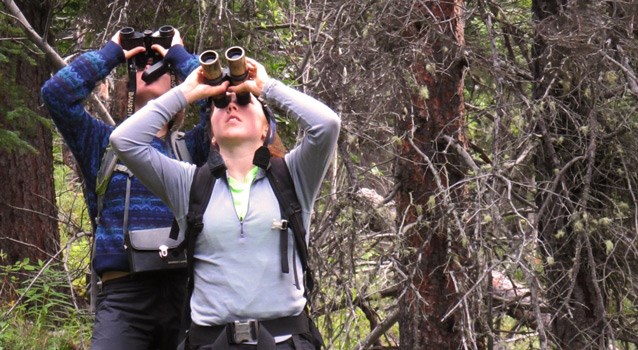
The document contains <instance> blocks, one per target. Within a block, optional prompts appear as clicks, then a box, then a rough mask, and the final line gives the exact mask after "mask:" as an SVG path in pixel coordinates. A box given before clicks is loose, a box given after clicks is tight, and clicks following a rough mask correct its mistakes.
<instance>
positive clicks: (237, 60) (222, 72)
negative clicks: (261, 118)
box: [199, 46, 250, 108]
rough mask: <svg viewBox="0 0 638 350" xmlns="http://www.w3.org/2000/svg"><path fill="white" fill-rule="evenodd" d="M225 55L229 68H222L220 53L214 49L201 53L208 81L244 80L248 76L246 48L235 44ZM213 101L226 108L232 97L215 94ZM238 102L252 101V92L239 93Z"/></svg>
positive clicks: (201, 62) (212, 83)
mask: <svg viewBox="0 0 638 350" xmlns="http://www.w3.org/2000/svg"><path fill="white" fill-rule="evenodd" d="M224 57H225V59H226V62H227V63H228V68H222V65H221V62H220V59H219V55H218V54H217V52H215V51H213V50H207V51H204V52H202V53H201V54H200V55H199V64H200V65H201V66H202V68H203V70H204V77H205V78H206V83H208V84H209V85H213V86H214V85H219V84H221V83H223V82H225V81H229V82H230V83H231V84H232V85H239V84H241V83H242V82H244V81H245V80H246V78H247V77H248V70H247V69H246V55H245V53H244V49H243V48H241V47H239V46H233V47H231V48H229V49H228V50H226V52H225V54H224ZM213 103H214V104H215V107H217V108H224V107H226V106H228V104H229V103H230V98H229V97H228V96H227V95H226V94H225V93H224V95H221V96H213ZM237 103H238V104H239V105H241V106H245V105H247V104H248V103H250V93H248V92H246V93H242V94H237Z"/></svg>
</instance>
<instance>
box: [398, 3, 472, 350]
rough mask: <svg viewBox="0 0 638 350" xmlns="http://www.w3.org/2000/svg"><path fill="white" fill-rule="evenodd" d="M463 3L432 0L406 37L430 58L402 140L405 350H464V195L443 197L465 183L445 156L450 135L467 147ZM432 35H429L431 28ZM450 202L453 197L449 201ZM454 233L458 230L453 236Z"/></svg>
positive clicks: (419, 75) (419, 65)
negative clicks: (457, 208)
mask: <svg viewBox="0 0 638 350" xmlns="http://www.w3.org/2000/svg"><path fill="white" fill-rule="evenodd" d="M462 9H463V1H459V0H455V1H450V2H438V1H436V2H435V1H428V2H425V4H424V5H421V7H420V8H419V7H417V8H414V12H413V15H412V16H411V17H412V18H413V19H414V21H413V22H412V24H411V27H410V28H409V29H408V30H407V31H406V32H405V33H404V35H405V37H415V38H416V37H421V38H423V33H425V36H426V37H427V39H422V41H423V42H424V44H423V45H422V51H421V52H420V53H419V54H417V57H416V58H415V59H414V61H413V62H412V70H413V72H414V77H415V78H416V84H417V85H418V86H419V87H420V88H419V89H420V90H419V91H418V92H416V93H414V94H413V96H412V104H413V108H414V113H413V115H408V116H406V117H405V118H402V119H400V120H398V121H397V135H399V136H402V137H403V138H402V144H401V145H400V149H399V161H398V163H397V182H398V183H399V185H400V189H399V191H398V194H397V196H398V200H397V213H404V214H405V216H403V217H401V218H399V225H400V228H403V227H405V226H406V225H410V224H416V225H414V226H413V227H412V228H410V229H409V230H407V231H406V232H405V238H406V242H407V243H406V244H407V245H408V248H407V249H408V250H409V251H411V252H412V253H409V254H408V255H406V257H405V259H404V260H405V262H406V266H407V269H408V271H407V274H408V275H409V276H411V277H410V278H409V279H408V280H407V281H406V286H405V288H406V293H405V294H404V296H403V299H402V300H401V303H400V305H401V309H400V317H399V326H400V327H399V328H400V336H401V348H402V349H410V350H413V349H457V348H459V347H460V345H461V341H462V339H461V333H460V327H458V326H459V324H458V322H459V318H457V317H456V314H453V315H452V316H451V317H447V318H446V319H445V320H443V321H442V318H443V316H444V315H445V314H446V313H447V312H448V311H449V310H450V309H451V307H452V306H453V305H454V304H455V303H456V302H457V298H458V295H457V294H456V290H455V288H454V285H453V283H452V281H451V279H450V276H449V275H448V272H449V271H450V269H455V268H456V267H457V266H452V265H453V264H451V263H450V261H451V259H450V258H451V257H450V256H449V253H450V252H454V251H455V250H456V249H457V248H458V247H457V244H456V243H455V242H454V241H453V240H450V239H449V233H448V232H450V231H452V232H454V223H453V220H450V219H449V218H448V217H447V216H446V214H447V213H446V211H447V210H448V209H450V205H451V204H453V205H456V204H457V203H459V201H460V200H462V196H459V195H458V194H457V195H456V196H455V195H454V194H453V195H452V196H449V195H446V194H444V193H442V192H441V190H443V189H447V187H448V184H453V183H455V182H456V181H458V180H459V179H460V178H462V176H463V172H464V171H463V170H462V169H461V168H460V167H459V166H458V165H459V162H458V159H457V158H455V157H454V156H453V155H451V154H450V153H451V152H445V150H444V148H445V147H446V143H445V142H444V141H443V140H442V138H441V136H444V135H447V136H451V137H453V138H454V139H456V140H457V141H458V142H460V143H461V144H463V145H465V141H464V135H463V134H462V129H461V128H462V126H463V124H464V122H463V69H464V66H465V61H464V60H463V59H461V53H462V47H463V45H464V40H463V18H462ZM425 28H427V29H425ZM446 196H447V197H446ZM448 229H449V230H450V231H448Z"/></svg>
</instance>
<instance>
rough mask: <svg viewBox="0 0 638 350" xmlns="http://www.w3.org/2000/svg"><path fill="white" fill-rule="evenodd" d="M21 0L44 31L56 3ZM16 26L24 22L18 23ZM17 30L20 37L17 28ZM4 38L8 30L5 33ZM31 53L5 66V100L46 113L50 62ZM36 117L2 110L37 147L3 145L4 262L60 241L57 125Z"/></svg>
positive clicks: (43, 254)
mask: <svg viewBox="0 0 638 350" xmlns="http://www.w3.org/2000/svg"><path fill="white" fill-rule="evenodd" d="M17 5H18V6H19V7H20V9H21V10H22V11H23V14H24V15H25V17H26V18H27V19H28V20H29V22H30V23H31V25H32V26H33V28H34V29H35V30H36V31H37V32H38V33H42V32H43V31H44V28H45V26H46V23H47V19H48V18H47V14H48V13H49V10H50V7H51V4H50V3H49V2H48V1H44V2H33V1H29V2H28V4H23V3H21V2H17ZM5 18H9V17H8V16H5ZM15 27H17V28H19V27H20V26H19V25H17V24H15ZM12 33H14V34H13V35H14V36H15V32H12ZM18 35H20V38H18V39H15V40H16V41H20V40H22V41H23V43H22V47H24V48H25V50H31V49H32V45H31V44H30V43H29V42H28V40H26V39H25V38H24V35H22V34H18ZM3 37H8V35H6V33H5V35H3ZM27 54H28V56H29V57H31V59H33V60H34V61H35V64H34V63H31V62H29V61H28V60H27V59H26V58H27V55H12V56H9V60H8V62H7V63H6V64H2V65H0V75H1V76H2V77H3V79H4V80H5V82H4V83H5V85H3V86H4V87H3V89H2V91H0V101H1V103H2V105H3V108H6V110H5V111H12V110H17V109H21V108H26V109H28V110H30V111H33V113H35V114H37V115H40V116H43V115H46V112H45V111H44V109H43V108H42V106H41V103H40V100H39V98H38V96H39V91H40V87H41V86H42V84H43V83H44V81H45V80H46V79H47V77H48V70H47V66H46V65H45V62H44V58H43V57H42V56H41V55H34V54H33V53H27ZM19 89H20V90H19ZM16 91H19V92H17V93H16ZM34 119H35V118H33V116H29V115H28V114H27V112H24V111H22V112H20V113H18V116H17V117H16V118H15V119H13V120H11V119H9V118H8V116H7V114H6V113H0V126H1V127H2V128H3V129H6V130H11V131H14V132H17V133H19V135H20V137H21V138H22V139H23V140H25V141H27V142H28V143H29V144H30V145H31V146H32V147H33V148H34V149H35V151H36V152H37V153H35V152H30V151H26V150H11V151H8V150H6V149H0V178H1V179H2V189H1V190H0V239H1V241H2V252H3V253H4V254H5V260H3V261H2V263H4V264H11V263H13V262H15V261H17V260H20V259H23V258H26V257H28V258H30V259H32V260H37V259H46V258H48V257H50V256H51V254H53V253H55V251H56V250H57V248H58V246H59V235H58V224H57V208H56V200H55V189H54V183H53V156H52V129H51V128H50V127H48V126H46V125H44V124H43V123H41V122H37V121H35V120H34Z"/></svg>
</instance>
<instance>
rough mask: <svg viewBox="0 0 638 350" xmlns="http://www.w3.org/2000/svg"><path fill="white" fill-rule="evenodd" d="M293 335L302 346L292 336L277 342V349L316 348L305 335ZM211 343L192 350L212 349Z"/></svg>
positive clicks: (239, 349)
mask: <svg viewBox="0 0 638 350" xmlns="http://www.w3.org/2000/svg"><path fill="white" fill-rule="evenodd" d="M293 337H296V338H297V339H296V340H297V344H299V345H300V348H297V347H295V344H294V343H295V341H293V339H292V338H290V339H288V340H286V341H284V342H281V343H277V350H315V347H314V346H313V345H312V343H310V342H309V341H308V340H306V339H304V338H303V337H300V336H298V335H293ZM210 347H211V346H210V345H203V346H196V347H192V346H191V349H190V350H206V349H210ZM255 348H256V346H255V345H243V344H237V345H229V349H232V350H255Z"/></svg>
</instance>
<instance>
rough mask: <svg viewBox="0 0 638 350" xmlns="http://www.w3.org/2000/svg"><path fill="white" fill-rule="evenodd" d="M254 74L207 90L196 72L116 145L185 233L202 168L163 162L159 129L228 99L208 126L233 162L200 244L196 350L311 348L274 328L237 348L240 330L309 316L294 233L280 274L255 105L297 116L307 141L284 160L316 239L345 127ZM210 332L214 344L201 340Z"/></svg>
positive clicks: (253, 68)
mask: <svg viewBox="0 0 638 350" xmlns="http://www.w3.org/2000/svg"><path fill="white" fill-rule="evenodd" d="M246 68H247V71H248V80H246V81H245V82H243V83H242V84H240V85H237V86H229V84H228V82H224V83H223V84H221V85H218V86H209V85H207V84H206V83H205V78H204V76H203V72H202V70H201V68H200V69H197V70H196V71H194V72H193V73H191V75H189V76H188V78H187V79H186V80H185V81H184V82H183V83H182V84H181V85H179V86H177V87H176V88H174V89H172V90H171V91H169V92H168V93H166V94H164V95H163V96H161V97H160V98H158V99H156V100H155V101H153V102H151V103H149V104H148V105H147V106H146V107H144V108H143V109H141V110H140V111H138V112H137V113H136V114H135V115H134V116H133V117H131V118H129V120H127V121H126V122H125V123H123V124H122V126H121V127H119V128H118V129H117V130H116V131H115V132H114V133H113V135H112V136H111V142H112V144H113V146H114V148H115V150H116V152H117V153H118V155H119V157H120V158H121V159H122V161H123V162H124V163H125V164H126V165H127V166H128V167H129V168H130V169H131V170H132V171H133V172H134V173H135V174H136V175H137V176H138V177H139V178H140V180H141V181H142V182H143V183H144V184H145V185H146V186H147V187H148V188H149V189H151V191H153V192H154V193H156V194H157V195H158V196H159V197H160V198H162V199H163V200H164V201H165V202H166V203H167V205H168V206H169V207H171V208H172V210H173V213H174V214H175V217H176V218H177V220H178V222H179V224H180V228H181V229H182V230H184V229H185V226H186V214H187V212H188V203H189V195H190V194H189V191H190V187H191V183H192V181H193V175H194V173H195V169H196V167H195V166H194V165H191V164H187V163H183V162H179V161H176V160H173V159H170V158H168V157H165V156H164V155H162V154H161V153H159V152H157V151H155V150H154V149H153V148H152V147H150V146H149V144H150V142H151V140H152V136H153V135H154V134H155V133H156V132H157V130H158V129H159V128H160V127H161V126H162V125H163V124H165V123H166V122H168V121H169V120H170V119H171V118H172V116H173V115H174V114H175V113H176V112H177V111H179V110H181V109H183V108H184V107H186V105H187V104H189V103H191V102H193V101H196V100H198V99H202V98H205V97H212V96H216V97H217V96H220V95H222V94H226V95H227V97H228V98H229V103H228V106H226V107H224V108H215V109H214V110H213V112H212V115H211V118H210V122H211V128H212V133H213V137H212V144H213V146H214V147H215V148H216V149H217V150H218V151H219V154H220V155H221V157H222V159H223V161H224V163H225V166H226V173H225V176H221V177H220V178H219V179H217V180H216V183H215V186H214V189H213V192H212V196H211V200H210V202H209V204H208V207H207V210H206V212H205V214H204V219H203V223H204V228H203V230H202V232H201V233H200V234H199V236H198V237H197V240H196V243H195V244H196V246H195V249H194V290H193V294H192V297H191V300H190V305H191V319H192V323H191V327H190V329H191V332H190V339H191V346H192V348H194V349H243V348H246V349H255V348H257V349H271V348H272V349H274V348H275V347H274V343H275V342H276V343H277V345H276V348H277V349H313V345H311V342H310V341H309V340H308V339H306V337H304V335H300V334H295V332H294V331H289V332H286V331H285V330H283V331H282V330H279V331H276V332H269V331H268V330H269V329H268V328H269V326H264V327H261V329H260V336H259V337H258V338H259V341H254V340H256V339H251V340H253V341H252V342H249V344H252V345H246V343H243V344H233V342H232V338H233V336H234V334H232V332H233V330H234V331H236V329H235V328H236V327H235V326H236V325H237V323H236V322H244V321H248V320H258V321H266V322H263V323H260V324H261V325H268V324H269V323H268V322H267V321H268V320H279V319H281V320H287V319H290V318H292V317H295V316H298V315H303V310H304V307H305V304H306V299H305V297H304V286H302V285H301V286H300V285H299V284H298V283H295V281H300V280H303V276H302V273H303V272H302V268H301V265H300V264H301V263H300V259H299V254H297V253H295V252H294V243H293V242H294V239H293V238H292V232H291V231H290V230H289V232H288V235H289V236H290V237H289V239H288V242H289V243H288V249H287V252H288V257H287V258H288V263H289V264H290V266H293V268H291V269H290V270H291V272H290V273H282V269H281V255H280V250H279V239H277V238H278V237H279V230H278V229H277V228H276V227H274V225H273V222H274V221H277V220H279V219H280V218H281V213H280V209H279V205H278V202H277V199H276V197H275V195H274V193H273V191H272V188H271V185H270V182H269V181H268V180H267V178H266V177H265V170H264V169H262V168H260V167H257V166H255V165H254V164H253V159H254V157H255V153H256V152H257V150H258V149H260V148H261V147H262V146H264V145H266V144H268V143H269V142H270V141H271V140H272V137H271V136H272V133H273V132H274V130H273V129H274V128H273V127H272V126H271V123H269V120H268V118H267V117H266V115H267V113H265V108H264V106H263V105H262V103H261V102H260V101H259V100H258V99H257V97H259V98H260V99H263V100H264V101H265V102H267V103H269V104H273V105H276V106H277V107H279V108H280V109H282V110H283V111H285V112H286V113H288V114H289V115H292V116H293V117H294V118H295V119H296V121H297V123H298V125H299V126H300V127H301V128H302V129H303V130H304V131H305V137H304V138H303V140H302V141H301V143H300V144H299V145H297V146H296V147H295V148H294V149H292V150H291V151H290V152H288V153H287V154H286V155H285V160H286V164H287V166H288V169H289V171H290V174H291V176H292V178H293V182H294V184H295V191H296V194H297V197H298V199H299V202H300V204H301V207H302V211H303V215H302V216H303V222H304V226H305V228H306V232H310V231H309V229H308V228H309V223H310V213H311V211H312V207H313V203H314V200H315V199H316V197H317V194H318V192H319V188H320V185H321V182H322V180H323V177H324V175H325V173H326V170H327V168H328V166H329V164H330V159H331V157H332V156H333V153H334V149H335V146H336V143H337V138H338V134H339V128H340V120H339V117H338V116H337V115H336V114H335V113H334V112H333V111H332V110H331V109H330V108H328V107H327V106H325V105H324V104H322V103H320V102H319V101H317V100H315V99H313V98H312V97H310V96H308V95H305V94H303V93H301V92H299V91H296V90H294V89H292V88H289V87H287V86H285V85H284V84H283V83H281V82H279V81H277V80H275V79H271V78H270V77H269V76H268V74H267V73H266V70H265V68H264V67H263V66H262V65H261V64H260V63H258V62H257V61H255V60H252V59H250V58H246ZM248 92H249V93H251V100H250V102H249V103H248V104H246V105H239V104H238V103H237V101H236V94H238V93H248ZM273 126H274V123H273ZM307 241H308V237H306V242H307ZM271 323H272V322H271ZM220 329H221V331H220ZM218 333H220V334H221V335H220V336H219V337H217V334H218ZM270 333H273V334H270ZM207 334H215V337H210V339H206V340H202V339H205V338H206V335H207ZM264 334H267V335H269V336H270V335H272V337H270V339H269V340H268V341H267V343H269V344H272V345H271V346H266V345H265V343H266V342H265V341H264V340H263V336H264ZM240 338H241V337H240ZM273 338H274V341H272V339H273ZM216 341H217V342H216ZM215 342H216V343H215ZM213 343H215V345H214V346H213Z"/></svg>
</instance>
